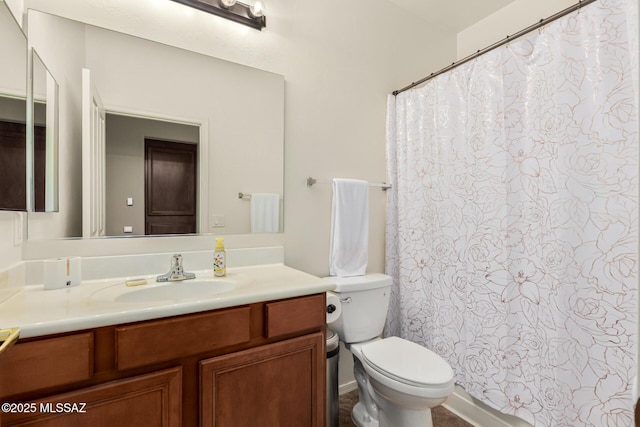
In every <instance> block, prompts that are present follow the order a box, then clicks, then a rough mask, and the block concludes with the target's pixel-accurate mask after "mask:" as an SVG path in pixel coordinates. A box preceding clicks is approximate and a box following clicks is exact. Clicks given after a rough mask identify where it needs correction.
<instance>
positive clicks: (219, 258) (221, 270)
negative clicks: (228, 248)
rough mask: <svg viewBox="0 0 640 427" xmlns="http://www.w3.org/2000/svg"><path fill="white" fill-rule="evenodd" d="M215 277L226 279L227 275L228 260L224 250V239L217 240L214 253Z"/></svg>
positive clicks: (218, 238)
mask: <svg viewBox="0 0 640 427" xmlns="http://www.w3.org/2000/svg"><path fill="white" fill-rule="evenodd" d="M213 275H214V276H216V277H224V276H226V275H227V260H226V253H225V250H224V238H222V237H217V238H216V247H215V249H214V252H213Z"/></svg>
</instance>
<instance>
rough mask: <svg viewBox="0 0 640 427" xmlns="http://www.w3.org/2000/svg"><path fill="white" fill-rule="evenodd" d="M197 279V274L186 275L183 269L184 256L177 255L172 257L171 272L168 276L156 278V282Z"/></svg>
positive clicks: (163, 275)
mask: <svg viewBox="0 0 640 427" xmlns="http://www.w3.org/2000/svg"><path fill="white" fill-rule="evenodd" d="M195 278H196V275H195V273H185V271H184V269H183V268H182V255H180V254H175V255H174V256H172V257H171V270H169V272H168V273H167V274H162V275H160V276H158V277H156V282H179V281H181V280H188V279H195Z"/></svg>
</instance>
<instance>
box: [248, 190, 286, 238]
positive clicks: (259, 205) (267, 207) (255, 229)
mask: <svg viewBox="0 0 640 427" xmlns="http://www.w3.org/2000/svg"><path fill="white" fill-rule="evenodd" d="M279 231H280V194H274V193H252V194H251V232H252V233H277V232H279Z"/></svg>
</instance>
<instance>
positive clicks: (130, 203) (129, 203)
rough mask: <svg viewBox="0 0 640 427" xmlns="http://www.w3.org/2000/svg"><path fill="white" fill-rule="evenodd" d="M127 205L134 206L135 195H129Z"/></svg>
mask: <svg viewBox="0 0 640 427" xmlns="http://www.w3.org/2000/svg"><path fill="white" fill-rule="evenodd" d="M127 206H133V197H127Z"/></svg>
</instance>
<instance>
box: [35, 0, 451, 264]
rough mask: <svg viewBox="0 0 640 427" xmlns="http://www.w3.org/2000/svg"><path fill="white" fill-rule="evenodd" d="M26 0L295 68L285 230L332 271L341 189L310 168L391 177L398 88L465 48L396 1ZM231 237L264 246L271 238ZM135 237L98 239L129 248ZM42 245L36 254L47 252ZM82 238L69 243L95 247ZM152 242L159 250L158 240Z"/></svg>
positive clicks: (298, 252)
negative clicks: (393, 103) (220, 7)
mask: <svg viewBox="0 0 640 427" xmlns="http://www.w3.org/2000/svg"><path fill="white" fill-rule="evenodd" d="M25 6H26V7H31V8H35V9H39V10H42V11H46V12H50V13H54V14H58V15H61V16H65V17H69V18H72V19H77V20H80V21H85V22H88V23H91V24H95V25H98V26H104V27H108V28H111V29H115V30H118V31H123V32H127V33H131V34H134V35H137V36H141V37H147V38H151V39H155V40H157V41H161V42H164V43H166V44H169V45H174V46H178V47H184V48H187V49H190V50H194V51H198V52H201V53H205V54H209V55H212V56H215V57H219V58H222V59H226V60H230V61H233V62H237V63H240V64H243V65H248V66H251V67H256V68H260V69H263V70H267V71H271V72H274V73H278V74H282V75H284V77H285V93H286V97H285V156H284V158H285V196H284V198H285V200H284V209H285V212H284V227H285V233H284V235H282V239H283V240H282V241H283V242H284V244H285V251H286V262H287V264H288V265H290V266H293V267H296V268H299V269H301V270H304V271H307V272H309V273H312V274H316V275H320V276H322V275H326V274H327V273H328V256H327V253H328V246H329V228H330V211H331V208H330V204H331V190H330V187H329V186H326V185H325V186H323V185H317V186H314V187H312V188H307V187H306V185H305V181H306V177H307V176H313V177H315V178H318V179H330V178H333V177H349V178H361V179H367V180H370V181H375V182H381V181H384V180H385V177H386V172H385V150H384V144H385V114H386V96H387V94H388V93H390V92H391V91H392V90H394V89H397V88H398V87H401V86H404V85H405V84H407V82H410V81H412V80H415V79H417V78H419V77H421V76H422V75H424V74H425V73H426V72H427V71H429V70H433V69H434V68H437V67H439V66H441V65H443V64H446V63H447V62H450V61H451V60H452V59H453V57H454V56H455V37H454V35H453V34H442V33H437V32H436V30H435V29H432V27H431V26H429V25H425V24H424V22H422V21H420V20H419V19H418V18H416V17H413V16H411V15H409V14H407V13H406V12H404V11H402V10H401V9H400V8H398V7H397V6H395V5H393V4H391V3H389V2H387V1H386V0H357V1H350V2H340V3H338V2H331V1H330V2H309V1H299V0H271V1H270V2H269V3H268V11H267V25H268V26H267V28H266V29H265V30H264V31H262V32H259V31H256V30H253V29H249V28H246V27H243V26H240V25H237V24H234V23H232V22H230V21H226V20H223V19H221V18H218V17H215V16H212V15H209V14H206V13H203V12H200V11H196V10H192V9H190V8H187V7H185V6H182V5H180V4H178V3H176V2H173V1H170V0H140V1H136V2H131V1H128V0H111V1H110V2H109V3H108V7H106V6H105V2H104V1H99V0H89V1H87V0H59V1H56V2H51V1H48V0H25ZM416 52H424V54H417V55H416ZM371 191H372V193H371V194H372V197H371V232H372V234H371V238H370V261H369V270H370V271H372V272H379V271H383V269H384V223H385V210H384V203H385V197H384V193H383V192H382V191H380V190H379V189H372V190H371ZM226 241H227V244H229V245H231V246H230V247H233V245H234V244H235V242H242V244H246V245H260V244H262V243H261V242H263V241H264V238H263V237H257V236H255V237H253V236H250V237H249V238H244V237H243V238H241V239H240V238H236V239H234V238H228V239H227V240H226ZM154 242H155V241H154ZM29 243H31V242H29ZM76 243H78V245H81V244H82V243H83V242H76ZM100 243H102V242H100ZM127 244H128V242H123V243H122V246H120V245H118V244H117V243H115V244H111V243H109V244H108V245H107V244H106V243H105V244H104V245H98V246H102V247H104V248H107V246H108V247H109V251H113V250H115V251H123V252H124V251H128V250H129V249H128V248H126V247H125V245H127ZM47 246H48V248H50V249H51V248H53V250H55V248H63V247H64V248H68V247H70V244H69V243H65V244H60V245H57V244H51V243H47ZM32 247H33V246H32V245H28V247H27V250H26V251H25V257H27V258H33V257H36V256H39V255H41V254H43V253H47V252H46V251H43V250H41V248H33V250H32V249H31V248H32ZM71 247H72V249H64V250H72V251H80V252H84V251H83V249H82V248H81V247H80V248H79V249H76V248H73V245H71ZM76 247H78V246H77V245H76ZM90 247H91V248H92V250H96V248H97V246H96V245H94V244H93V243H92V244H91V245H90ZM141 247H143V248H144V247H145V245H144V244H141ZM60 250H62V249H60ZM147 250H148V251H153V250H154V247H153V246H152V244H151V243H149V245H148V248H147ZM105 251H106V249H105Z"/></svg>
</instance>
